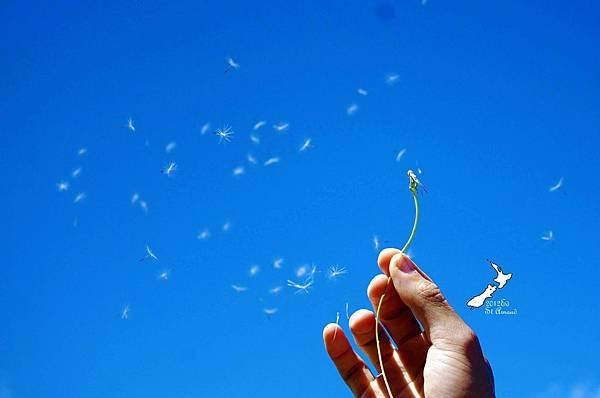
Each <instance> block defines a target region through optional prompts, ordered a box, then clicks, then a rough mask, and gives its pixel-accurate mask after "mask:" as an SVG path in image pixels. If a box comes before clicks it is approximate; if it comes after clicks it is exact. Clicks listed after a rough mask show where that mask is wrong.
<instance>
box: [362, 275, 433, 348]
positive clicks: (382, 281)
mask: <svg viewBox="0 0 600 398" xmlns="http://www.w3.org/2000/svg"><path fill="white" fill-rule="evenodd" d="M386 286H387V287H386ZM384 292H385V296H384V297H383V301H382V302H381V307H380V310H379V320H380V322H381V323H383V325H384V326H385V328H386V329H387V330H388V332H389V333H390V336H392V339H393V340H394V342H395V343H396V346H397V347H401V346H402V345H403V344H404V343H405V342H406V341H407V340H409V339H411V338H413V337H415V336H418V335H420V334H421V332H422V330H421V326H420V325H419V323H418V322H417V320H416V319H415V317H414V315H413V313H412V312H411V310H410V308H408V306H407V305H406V304H405V303H404V302H403V301H402V300H401V299H400V296H398V293H397V292H396V290H395V289H394V286H393V285H392V284H391V283H390V285H389V286H388V278H387V276H385V275H382V274H379V275H377V276H375V277H374V278H373V279H372V280H371V283H369V287H368V288H367V296H369V300H370V301H371V305H373V309H374V310H375V311H377V308H378V306H379V301H380V300H381V296H382V295H383V293H384Z"/></svg>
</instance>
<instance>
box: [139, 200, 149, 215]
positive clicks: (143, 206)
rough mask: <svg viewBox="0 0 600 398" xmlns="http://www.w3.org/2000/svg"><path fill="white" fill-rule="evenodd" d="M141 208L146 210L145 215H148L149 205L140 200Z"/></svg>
mask: <svg viewBox="0 0 600 398" xmlns="http://www.w3.org/2000/svg"><path fill="white" fill-rule="evenodd" d="M140 207H141V208H142V210H144V213H148V203H146V201H145V200H140Z"/></svg>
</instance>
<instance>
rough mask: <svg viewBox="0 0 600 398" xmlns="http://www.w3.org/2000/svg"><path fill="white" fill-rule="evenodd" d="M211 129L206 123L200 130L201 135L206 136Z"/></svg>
mask: <svg viewBox="0 0 600 398" xmlns="http://www.w3.org/2000/svg"><path fill="white" fill-rule="evenodd" d="M209 129H210V123H204V124H203V125H202V127H201V128H200V134H202V135H204V134H206V133H208V130H209Z"/></svg>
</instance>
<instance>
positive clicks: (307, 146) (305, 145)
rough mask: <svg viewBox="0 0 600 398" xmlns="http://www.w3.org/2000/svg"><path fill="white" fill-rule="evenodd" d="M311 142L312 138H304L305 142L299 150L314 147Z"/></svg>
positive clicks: (302, 150)
mask: <svg viewBox="0 0 600 398" xmlns="http://www.w3.org/2000/svg"><path fill="white" fill-rule="evenodd" d="M311 142H312V140H311V139H310V138H307V139H306V140H304V143H303V144H302V146H301V147H300V149H298V152H304V151H306V150H307V149H308V148H312V145H311Z"/></svg>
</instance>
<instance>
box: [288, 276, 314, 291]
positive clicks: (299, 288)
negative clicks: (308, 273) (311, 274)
mask: <svg viewBox="0 0 600 398" xmlns="http://www.w3.org/2000/svg"><path fill="white" fill-rule="evenodd" d="M313 284H314V281H313V280H308V281H306V282H304V283H297V282H294V281H291V280H289V279H288V280H287V285H288V286H290V287H293V288H294V289H297V290H296V293H299V292H304V293H307V294H308V289H309V288H310V287H311V286H312V285H313Z"/></svg>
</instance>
